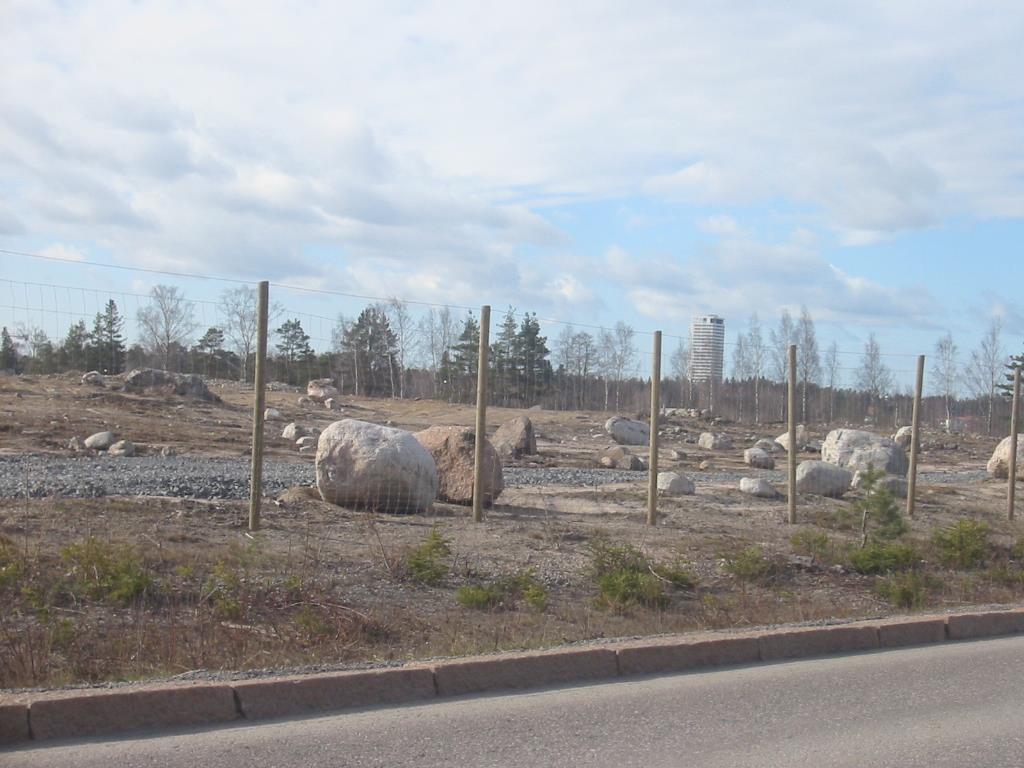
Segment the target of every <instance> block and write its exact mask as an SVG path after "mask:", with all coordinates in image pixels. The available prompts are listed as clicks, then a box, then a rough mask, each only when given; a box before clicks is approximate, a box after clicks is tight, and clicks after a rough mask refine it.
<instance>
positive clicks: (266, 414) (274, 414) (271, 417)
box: [263, 408, 281, 421]
mask: <svg viewBox="0 0 1024 768" xmlns="http://www.w3.org/2000/svg"><path fill="white" fill-rule="evenodd" d="M280 418H281V412H280V411H279V410H277V408H267V409H265V410H264V411H263V420H264V421H278V420H279V419H280Z"/></svg>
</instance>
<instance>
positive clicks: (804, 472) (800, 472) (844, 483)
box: [796, 461, 853, 498]
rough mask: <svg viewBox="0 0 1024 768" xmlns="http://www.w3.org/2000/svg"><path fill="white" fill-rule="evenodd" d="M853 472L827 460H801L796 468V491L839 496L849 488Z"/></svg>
mask: <svg viewBox="0 0 1024 768" xmlns="http://www.w3.org/2000/svg"><path fill="white" fill-rule="evenodd" d="M852 480H853V473H852V472H850V471H849V470H846V469H843V468H842V467H839V466H836V465H835V464H830V463H829V462H827V461H802V462H800V466H798V467H797V468H796V490H797V493H813V494H817V495H818V496H831V497H834V498H839V497H840V496H842V495H843V494H844V493H846V491H848V490H849V489H850V483H851V481H852Z"/></svg>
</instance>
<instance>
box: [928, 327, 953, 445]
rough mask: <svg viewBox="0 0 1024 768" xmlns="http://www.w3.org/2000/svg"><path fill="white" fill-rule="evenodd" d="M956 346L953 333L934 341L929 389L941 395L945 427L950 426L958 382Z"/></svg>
mask: <svg viewBox="0 0 1024 768" xmlns="http://www.w3.org/2000/svg"><path fill="white" fill-rule="evenodd" d="M957 352H958V350H957V346H956V342H954V341H953V334H951V333H947V334H946V335H945V336H943V337H942V338H940V339H939V340H938V341H937V342H936V343H935V358H934V360H933V361H932V369H931V371H930V373H931V389H932V391H933V392H934V393H935V394H937V395H941V396H942V401H943V403H944V405H945V407H946V428H947V429H948V428H950V427H951V426H952V421H953V401H954V400H955V399H956V396H957V393H958V390H959V383H960V367H959V365H958V364H957V361H956V356H957Z"/></svg>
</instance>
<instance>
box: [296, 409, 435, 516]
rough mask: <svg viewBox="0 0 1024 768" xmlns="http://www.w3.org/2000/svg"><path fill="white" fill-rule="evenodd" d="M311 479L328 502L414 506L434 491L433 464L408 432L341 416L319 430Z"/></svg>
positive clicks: (393, 508)
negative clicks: (314, 479) (314, 470)
mask: <svg viewBox="0 0 1024 768" xmlns="http://www.w3.org/2000/svg"><path fill="white" fill-rule="evenodd" d="M316 485H317V489H318V490H319V491H320V496H321V498H323V500H324V501H326V502H329V503H331V504H338V505H341V506H354V507H366V508H369V509H373V510H377V511H381V512H416V511H419V510H424V509H427V508H429V507H430V506H431V505H432V504H433V503H434V499H435V498H436V497H437V489H438V478H437V467H436V465H435V464H434V458H433V457H432V456H431V455H430V451H428V450H427V449H426V448H424V447H423V446H422V445H420V443H419V442H418V441H417V440H416V438H415V437H413V436H412V433H410V432H406V431H404V430H401V429H392V428H390V427H382V426H380V425H378V424H371V423H369V422H365V421H358V420H356V419H342V420H341V421H336V422H334V423H333V424H331V425H330V426H329V427H327V429H325V430H324V431H323V434H321V435H320V441H319V443H318V445H317V451H316Z"/></svg>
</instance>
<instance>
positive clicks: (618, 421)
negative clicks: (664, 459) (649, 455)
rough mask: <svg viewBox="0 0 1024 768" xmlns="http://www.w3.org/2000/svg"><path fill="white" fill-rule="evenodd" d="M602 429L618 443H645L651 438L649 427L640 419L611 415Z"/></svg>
mask: <svg viewBox="0 0 1024 768" xmlns="http://www.w3.org/2000/svg"><path fill="white" fill-rule="evenodd" d="M604 431H605V432H607V433H608V434H609V435H610V436H611V438H612V440H614V441H615V442H616V443H619V444H620V445H647V444H648V443H649V442H650V440H651V428H650V426H648V425H647V424H646V423H644V422H642V421H636V420H634V419H627V418H625V417H623V416H612V417H611V418H610V419H608V421H606V422H605V423H604Z"/></svg>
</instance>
